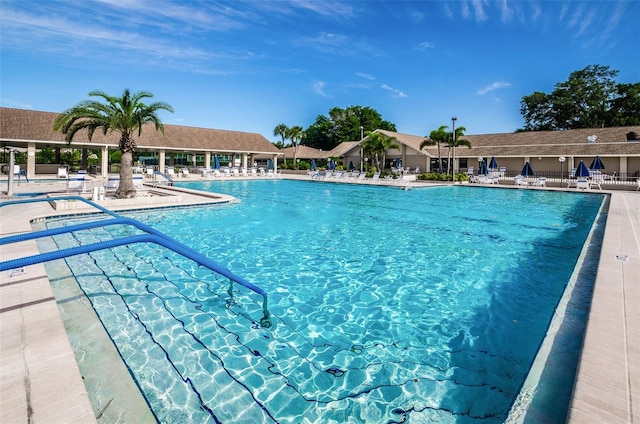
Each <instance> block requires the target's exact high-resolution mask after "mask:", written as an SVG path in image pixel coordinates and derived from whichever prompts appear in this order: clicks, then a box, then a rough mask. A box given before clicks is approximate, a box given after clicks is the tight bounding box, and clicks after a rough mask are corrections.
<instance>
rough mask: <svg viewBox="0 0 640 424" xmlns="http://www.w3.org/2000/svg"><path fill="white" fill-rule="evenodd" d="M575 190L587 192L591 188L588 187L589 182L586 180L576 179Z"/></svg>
mask: <svg viewBox="0 0 640 424" xmlns="http://www.w3.org/2000/svg"><path fill="white" fill-rule="evenodd" d="M576 188H577V189H578V190H588V189H590V188H591V186H590V185H589V180H588V179H586V178H578V181H577V182H576Z"/></svg>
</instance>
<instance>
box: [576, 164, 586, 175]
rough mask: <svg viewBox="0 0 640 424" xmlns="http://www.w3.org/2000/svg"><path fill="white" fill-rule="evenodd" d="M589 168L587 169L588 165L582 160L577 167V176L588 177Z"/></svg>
mask: <svg viewBox="0 0 640 424" xmlns="http://www.w3.org/2000/svg"><path fill="white" fill-rule="evenodd" d="M588 176H589V170H588V169H587V165H585V164H584V162H583V161H580V165H578V168H577V169H576V177H588Z"/></svg>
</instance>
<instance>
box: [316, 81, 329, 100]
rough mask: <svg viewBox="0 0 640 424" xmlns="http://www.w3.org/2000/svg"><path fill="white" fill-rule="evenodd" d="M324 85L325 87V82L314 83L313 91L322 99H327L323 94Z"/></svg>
mask: <svg viewBox="0 0 640 424" xmlns="http://www.w3.org/2000/svg"><path fill="white" fill-rule="evenodd" d="M325 85H327V83H326V82H325V81H316V82H314V83H313V91H315V92H316V93H318V94H319V95H321V96H322V97H327V93H325V92H324V87H325Z"/></svg>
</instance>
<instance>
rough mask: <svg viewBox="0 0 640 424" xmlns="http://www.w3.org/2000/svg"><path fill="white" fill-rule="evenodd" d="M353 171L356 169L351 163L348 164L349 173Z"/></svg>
mask: <svg viewBox="0 0 640 424" xmlns="http://www.w3.org/2000/svg"><path fill="white" fill-rule="evenodd" d="M354 169H356V167H355V166H353V161H351V162H349V171H353V170H354Z"/></svg>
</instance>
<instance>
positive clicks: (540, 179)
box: [531, 177, 547, 187]
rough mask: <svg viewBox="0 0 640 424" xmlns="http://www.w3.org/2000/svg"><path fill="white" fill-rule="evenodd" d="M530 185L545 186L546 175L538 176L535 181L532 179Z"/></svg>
mask: <svg viewBox="0 0 640 424" xmlns="http://www.w3.org/2000/svg"><path fill="white" fill-rule="evenodd" d="M531 185H532V186H535V187H546V186H547V178H546V177H540V178H538V180H537V181H534V182H533V183H532V184H531Z"/></svg>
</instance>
